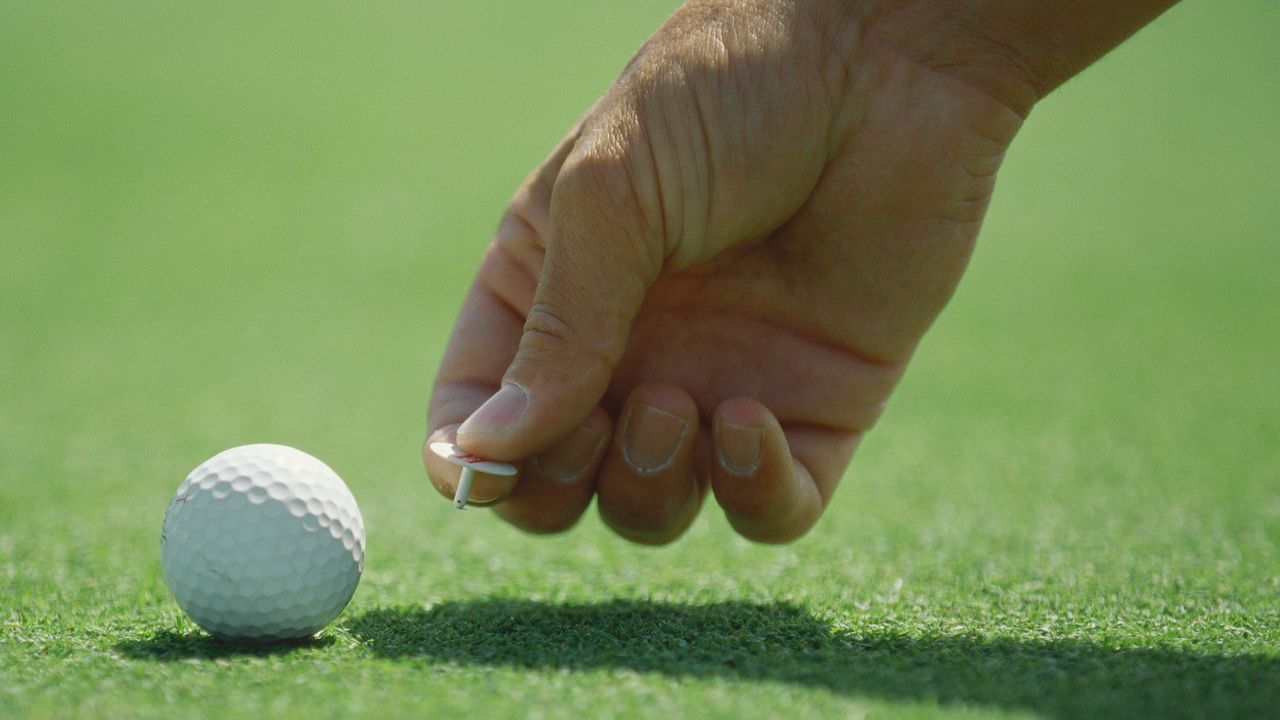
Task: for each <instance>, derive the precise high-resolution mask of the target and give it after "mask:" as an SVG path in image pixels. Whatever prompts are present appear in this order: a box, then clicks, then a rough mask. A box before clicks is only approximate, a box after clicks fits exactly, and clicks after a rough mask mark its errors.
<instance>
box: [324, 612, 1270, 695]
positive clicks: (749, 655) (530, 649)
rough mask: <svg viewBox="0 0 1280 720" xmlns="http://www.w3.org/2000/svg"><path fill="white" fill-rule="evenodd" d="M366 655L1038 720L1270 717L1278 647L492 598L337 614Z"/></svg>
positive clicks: (799, 614) (807, 615)
mask: <svg viewBox="0 0 1280 720" xmlns="http://www.w3.org/2000/svg"><path fill="white" fill-rule="evenodd" d="M344 624H345V626H346V628H347V630H348V631H349V632H350V633H351V634H352V635H353V636H355V637H356V638H357V639H358V640H359V641H361V642H362V643H363V644H364V646H365V647H367V648H368V649H370V650H371V651H372V652H374V653H375V654H377V655H380V656H383V657H390V658H419V659H422V660H426V661H429V662H433V663H436V662H445V663H457V664H470V665H489V666H505V667H516V668H529V669H535V670H536V669H552V670H596V669H605V668H625V669H628V670H634V671H638V672H652V673H661V674H664V675H668V676H672V677H719V678H725V679H730V680H764V681H772V682H785V683H794V684H797V685H803V686H809V687H818V688H825V689H827V690H830V691H833V692H838V693H843V694H848V695H854V696H864V697H878V698H886V699H906V700H936V701H938V702H941V703H944V704H946V703H964V704H976V705H985V706H994V707H1001V708H1010V709H1023V710H1030V711H1032V712H1035V713H1039V714H1041V715H1045V716H1049V717H1063V718H1066V717H1082V716H1083V717H1108V718H1118V717H1135V718H1138V717H1140V718H1153V717H1161V718H1176V717H1214V718H1225V717H1250V718H1260V717H1280V657H1275V656H1266V655H1242V654H1225V653H1224V654H1215V653H1205V652H1191V651H1186V650H1180V649H1177V648H1173V647H1141V648H1122V647H1109V646H1105V645H1101V644H1098V643H1096V642H1088V641H1078V640H1044V641H1039V640H1014V639H1007V638H995V639H983V638H978V637H972V636H961V635H926V636H915V635H908V634H905V633H902V632H900V631H896V630H892V629H886V630H883V631H878V630H877V631H862V632H849V631H844V630H839V629H836V628H833V627H831V626H830V625H828V624H827V623H825V622H823V621H821V620H820V619H818V618H815V617H813V616H812V615H810V614H808V613H806V612H805V611H803V610H801V609H800V608H798V607H796V606H793V605H790V604H786V603H768V604H755V603H748V602H721V603H713V604H710V605H683V604H673V603H649V602H640V601H633V600H615V601H612V602H606V603H600V604H555V603H544V602H536V601H530V600H512V599H491V600H481V601H476V602H463V603H444V604H442V605H438V606H434V607H432V608H430V609H425V610H424V609H420V608H390V609H381V610H373V611H369V612H365V613H362V614H359V615H356V616H354V617H349V618H348V619H346V620H345V622H344Z"/></svg>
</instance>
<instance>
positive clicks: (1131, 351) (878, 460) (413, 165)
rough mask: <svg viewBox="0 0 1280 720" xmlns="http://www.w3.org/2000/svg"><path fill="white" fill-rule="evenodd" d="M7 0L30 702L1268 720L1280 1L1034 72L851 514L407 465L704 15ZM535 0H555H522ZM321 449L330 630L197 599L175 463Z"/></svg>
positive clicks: (10, 420) (1278, 680)
mask: <svg viewBox="0 0 1280 720" xmlns="http://www.w3.org/2000/svg"><path fill="white" fill-rule="evenodd" d="M356 7H357V6H356V5H351V4H347V3H329V2H324V3H316V4H311V5H308V6H306V7H305V8H303V7H301V6H299V7H297V8H292V9H286V8H284V7H275V6H272V7H264V6H263V4H261V3H218V4H215V5H211V6H208V7H204V6H198V5H194V4H187V3H183V4H179V3H129V2H117V3H63V4H55V3H44V2H23V1H19V2H8V3H4V4H0V27H3V28H5V32H4V38H5V39H4V41H3V42H0V717H4V718H21V717H67V716H73V715H80V716H84V717H124V716H129V717H154V716H162V715H163V716H170V715H172V714H173V713H174V712H180V713H181V714H182V715H184V716H186V715H203V716H208V717H232V718H243V717H267V716H269V717H279V718H289V717H299V716H307V717H335V716H343V717H361V716H386V717H397V716H399V717H424V716H426V717H508V716H510V717H561V716H566V715H569V716H571V715H578V716H584V717H638V718H669V717H687V716H700V717H732V718H777V717H863V716H871V717H906V718H917V717H918V718H961V717H982V718H989V717H990V718H994V717H1000V718H1006V717H1047V718H1067V717H1133V718H1145V717H1214V718H1222V717H1249V718H1256V717H1280V382H1278V381H1277V378H1280V372H1278V369H1280V281H1277V277H1278V276H1280V241H1278V240H1280V236H1278V235H1277V231H1276V228H1278V227H1280V203H1277V201H1276V199H1277V195H1276V192H1277V188H1278V187H1280V143H1278V142H1276V139H1275V128H1276V125H1275V118H1276V117H1277V116H1280V80H1278V78H1280V50H1278V49H1277V46H1276V44H1275V41H1274V28H1275V27H1276V26H1277V25H1278V24H1280V12H1278V11H1277V9H1276V6H1275V4H1274V3H1271V2H1268V1H1266V0H1222V1H1220V2H1210V1H1209V0H1187V2H1186V3H1185V4H1184V5H1182V6H1180V7H1178V8H1175V10H1174V11H1173V12H1172V13H1170V14H1169V15H1168V16H1167V17H1165V18H1163V19H1162V20H1161V21H1159V22H1158V23H1156V24H1155V25H1154V26H1152V27H1151V28H1149V29H1148V30H1147V31H1145V32H1144V33H1143V34H1141V35H1140V36H1138V37H1137V38H1135V39H1134V40H1133V41H1132V42H1130V43H1129V44H1127V45H1126V46H1124V47H1122V48H1121V49H1120V50H1119V51H1117V52H1116V53H1114V54H1113V55H1112V56H1110V57H1108V58H1107V59H1105V60H1104V61H1103V62H1101V63H1100V64H1099V65H1097V66H1095V67H1094V68H1092V69H1090V70H1089V71H1088V72H1087V73H1086V74H1084V75H1083V76H1081V77H1080V78H1078V79H1076V80H1075V81H1073V82H1071V83H1070V84H1068V85H1067V86H1066V87H1064V88H1063V89H1062V90H1060V91H1059V92H1058V93H1057V94H1055V95H1054V96H1053V97H1051V98H1050V99H1048V100H1047V101H1046V102H1044V103H1043V104H1042V105H1041V106H1040V107H1039V108H1038V109H1037V110H1036V112H1035V113H1034V114H1033V116H1032V118H1031V120H1030V122H1029V124H1028V126H1027V127H1026V129H1025V130H1024V132H1023V134H1022V136H1021V137H1020V138H1019V140H1018V142H1017V144H1016V145H1015V146H1014V149H1013V151H1012V152H1011V154H1010V157H1009V161H1008V163H1007V164H1006V166H1005V170H1004V172H1003V173H1002V176H1001V185H1000V188H999V190H998V192H997V197H996V201H995V204H994V206H993V208H992V211H991V215H990V217H989V221H988V223H987V228H986V230H985V231H984V234H983V237H982V241H981V242H980V245H979V250H978V253H977V256H976V257H975V259H974V263H973V266H972V269H971V271H970V273H969V275H968V276H967V277H966V279H965V282H964V283H963V285H962V286H961V289H960V292H959V294H958V295H957V297H956V299H955V301H954V302H953V304H952V305H951V307H950V308H949V309H948V310H947V312H946V313H944V315H943V317H942V319H941V320H940V322H939V323H938V325H937V327H936V328H935V330H934V331H933V332H932V333H931V334H930V336H929V337H928V338H927V340H926V342H925V344H924V346H923V347H922V349H921V351H920V353H919V356H918V360H917V362H916V363H915V365H914V366H913V368H912V370H911V372H910V373H908V375H907V378H906V380H905V381H904V384H903V386H902V387H901V390H900V392H899V393H898V395H897V396H896V397H895V399H894V401H893V403H892V404H891V406H890V408H889V411H888V413H887V415H886V417H885V418H884V420H883V421H882V423H881V425H880V426H879V427H878V428H877V430H876V431H875V432H874V433H873V434H872V435H871V437H869V438H868V440H867V442H866V443H865V444H864V447H863V450H862V451H861V453H860V456H859V458H858V459H857V462H856V464H855V466H854V468H853V469H852V470H851V472H850V475H849V477H848V478H847V479H846V481H845V484H844V486H843V487H842V489H841V492H840V494H839V495H838V496H837V498H836V500H835V503H834V505H833V507H832V508H831V509H830V511H829V512H828V514H827V516H826V518H825V519H824V520H823V521H822V523H821V524H820V525H819V526H818V528H817V529H816V530H815V531H814V532H813V533H812V534H810V535H809V536H808V537H806V538H805V539H803V540H802V541H800V542H798V543H796V544H794V545H791V546H787V547H782V548H770V547H760V546H754V545H751V544H749V543H746V542H744V541H742V540H740V539H738V538H736V537H735V536H734V535H733V534H732V532H731V531H730V530H729V528H728V527H727V524H726V523H725V522H724V520H723V519H722V518H721V517H720V516H719V514H718V513H716V512H715V511H714V510H713V511H710V512H707V513H704V515H703V517H702V518H701V519H700V520H699V521H698V523H697V524H696V525H695V526H694V528H693V529H692V530H691V532H690V533H689V535H688V536H687V537H686V538H684V539H683V540H682V541H681V542H679V543H678V544H676V545H674V546H671V547H667V548H662V549H656V550H655V549H650V548H639V547H634V546H630V545H627V544H626V543H624V542H622V541H620V540H618V539H616V538H614V537H612V536H611V535H610V534H609V533H608V532H607V531H605V530H604V529H603V527H602V526H601V524H600V523H599V522H598V520H596V519H595V517H594V516H588V517H587V519H585V520H584V521H583V522H582V523H581V524H580V526H579V527H577V528H576V529H574V530H573V531H572V532H570V533H568V534H566V535H563V536H558V537H554V538H548V539H541V538H532V537H528V536H525V535H522V534H520V533H518V532H516V531H514V530H512V529H510V528H507V527H505V526H503V525H502V524H500V523H499V522H498V521H496V520H495V519H494V518H491V517H489V516H488V515H486V514H485V513H484V512H483V511H479V512H467V513H458V512H455V511H453V510H452V508H451V507H450V505H449V504H448V503H447V502H446V501H444V500H442V499H441V498H439V497H437V496H436V495H435V494H434V492H433V491H431V490H430V488H429V486H428V485H427V483H426V481H425V478H424V477H423V474H422V471H421V469H420V465H419V461H418V457H417V456H418V443H419V441H420V437H421V432H422V427H423V419H422V418H423V411H424V408H425V403H426V397H427V392H428V387H429V382H430V377H431V374H432V370H433V368H434V366H435V363H436V362H437V361H438V358H439V355H440V352H441V350H442V344H443V341H444V337H445V334H446V333H447V331H448V328H449V325H450V322H451V320H452V317H453V315H454V313H455V312H456V309H457V306H458V303H459V301H460V299H461V295H462V292H463V289H464V287H465V285H466V283H467V282H468V276H469V274H470V271H471V269H472V268H474V266H475V264H476V262H477V261H478V258H479V254H480V252H481V249H482V247H483V245H484V243H485V241H486V239H487V236H488V234H489V232H490V231H491V229H492V227H493V226H494V224H495V223H496V219H497V216H498V213H499V212H500V210H501V207H502V205H503V203H504V202H505V199H506V197H507V195H508V194H509V193H510V192H511V190H512V189H513V188H514V187H515V185H516V184H517V183H518V182H519V180H520V179H521V178H522V177H523V176H524V174H525V173H526V172H528V170H529V169H530V168H531V167H532V166H533V165H534V164H535V163H536V162H538V160H539V159H540V158H541V157H542V155H543V154H544V153H545V152H546V151H547V150H548V149H549V148H550V147H551V145H552V144H553V143H554V141H555V140H556V139H557V137H558V136H559V134H560V133H561V132H562V131H563V130H564V129H565V128H567V127H568V126H569V125H570V124H571V123H572V122H573V120H574V119H575V118H576V117H577V115H578V113H580V112H581V111H582V110H583V109H584V108H585V107H586V106H587V105H588V104H589V103H590V102H591V100H592V99H593V98H594V97H595V95H596V94H598V93H599V92H600V91H601V90H602V89H603V88H604V87H605V86H606V85H607V83H608V82H609V80H610V79H611V78H612V76H613V75H614V74H615V73H616V72H617V70H618V69H619V68H620V67H621V66H622V64H623V63H624V62H625V61H626V59H627V57H628V56H629V55H630V53H631V52H632V51H633V49H634V48H635V47H636V46H638V44H639V43H640V42H641V41H642V39H643V38H644V37H645V35H647V33H648V32H649V31H650V30H651V29H652V28H653V27H654V26H656V24H657V23H658V22H660V20H661V18H662V17H664V15H665V14H666V13H667V12H669V11H670V10H671V9H672V7H673V3H672V2H669V1H664V2H643V3H603V2H598V3H563V4H549V3H531V4H528V7H524V6H523V5H519V4H510V3H506V4H499V3H425V4H419V5H414V4H404V5H395V6H385V7H380V8H377V9H369V8H363V7H362V8H360V9H359V10H357V9H355V8H356ZM520 8H523V9H520ZM253 441H268V442H283V443H288V444H292V445H296V446H299V447H302V448H305V449H307V450H309V451H311V452H313V453H315V454H317V455H319V456H321V457H322V458H324V459H325V460H326V461H327V462H329V463H330V464H332V465H333V466H334V467H335V468H336V469H337V470H338V471H339V472H340V473H341V474H342V475H343V476H344V477H345V478H346V480H347V482H348V484H349V485H350V486H351V487H352V489H353V491H354V492H355V494H356V495H357V497H358V498H359V499H360V501H361V505H362V508H363V510H364V515H365V519H366V523H367V526H368V542H369V562H368V567H367V570H366V573H365V577H364V580H363V582H362V584H361V586H360V589H359V590H358V591H357V593H356V596H355V599H354V600H353V602H352V604H351V606H350V607H349V608H348V610H347V612H346V613H345V614H344V615H343V616H342V618H341V619H340V620H339V621H338V622H337V623H336V624H335V625H334V626H333V627H331V628H330V629H329V630H328V631H326V632H325V633H324V634H323V635H322V636H321V638H320V639H319V640H318V641H316V642H313V643H310V644H304V645H300V646H286V647H276V648H265V649H264V648H259V649H248V650H241V649H236V648H234V647H231V646H226V645H222V644H218V643H215V642H212V641H209V640H207V639H205V638H204V636H202V635H201V634H200V633H199V632H198V631H197V630H196V629H195V628H194V627H193V626H192V625H191V624H190V623H189V622H188V621H187V620H185V619H184V618H183V617H182V616H181V615H180V613H179V611H178V609H177V607H176V605H174V603H173V602H172V600H171V599H170V598H169V596H168V593H167V590H166V589H165V587H164V581H163V577H162V576H161V573H160V567H159V552H158V550H159V547H158V541H159V529H160V521H161V517H162V515H163V512H164V509H165V507H166V505H167V503H168V499H169V495H170V493H171V492H172V491H173V489H174V488H175V487H176V486H177V484H178V482H179V481H180V480H181V479H182V477H183V476H184V475H185V474H186V472H187V471H188V470H190V469H191V467H194V465H195V464H197V463H198V462H199V461H201V460H203V459H204V458H205V457H207V456H209V455H211V454H213V453H214V452H216V451H217V450H220V449H222V448H225V447H229V446H232V445H237V444H241V443H245V442H253Z"/></svg>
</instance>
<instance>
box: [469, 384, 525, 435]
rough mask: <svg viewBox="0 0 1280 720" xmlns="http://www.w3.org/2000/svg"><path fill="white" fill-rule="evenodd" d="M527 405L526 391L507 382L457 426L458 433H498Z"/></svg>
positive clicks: (521, 413) (512, 421)
mask: <svg viewBox="0 0 1280 720" xmlns="http://www.w3.org/2000/svg"><path fill="white" fill-rule="evenodd" d="M528 406H529V393H528V391H526V390H525V389H524V388H522V387H520V386H519V385H516V384H515V383H507V384H506V385H503V386H502V389H501V390H499V391H498V392H497V394H495V395H494V396H493V397H491V398H489V399H488V400H486V401H485V403H484V404H483V405H481V406H480V407H479V409H477V410H476V411H475V412H473V413H471V417H469V418H467V420H466V422H464V423H462V425H460V426H459V427H458V435H466V434H469V433H477V434H481V435H495V434H497V433H500V432H502V431H503V430H506V429H507V427H509V426H510V425H511V424H512V423H514V422H515V421H517V420H519V419H520V416H521V415H523V414H524V411H525V408H526V407H528Z"/></svg>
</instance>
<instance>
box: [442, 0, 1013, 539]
mask: <svg viewBox="0 0 1280 720" xmlns="http://www.w3.org/2000/svg"><path fill="white" fill-rule="evenodd" d="M878 5H879V3H872V2H865V3H857V2H834V0H833V1H832V2H812V3H799V2H789V1H784V0H761V1H759V2H724V1H721V0H707V1H695V2H691V3H689V4H688V5H686V6H685V7H684V8H682V9H681V10H680V11H679V12H677V13H676V14H675V15H674V16H673V17H672V18H671V19H670V20H669V21H668V22H667V23H666V24H665V25H664V26H663V27H662V28H660V29H659V30H658V32H657V33H656V34H655V35H654V36H653V37H652V38H651V39H650V40H649V41H648V42H647V43H646V44H645V45H644V47H643V48H641V50H640V51H639V53H638V54H637V55H636V57H635V58H634V59H633V60H632V61H631V63H630V64H629V65H628V66H627V68H626V69H625V70H624V72H623V74H622V76H621V77H620V78H619V80H618V81H617V82H616V83H615V84H614V86H613V87H612V88H610V90H609V91H608V92H607V93H606V94H605V95H604V96H603V97H602V98H601V99H600V101H599V102H597V104H596V105H595V106H594V107H593V108H591V110H590V111H589V112H588V113H587V115H586V116H585V117H584V118H583V119H582V121H581V122H580V123H579V124H578V126H577V127H576V128H574V130H573V131H572V132H571V133H570V134H569V135H568V137H566V138H565V139H564V140H563V141H562V142H561V143H560V145H559V147H558V148H556V150H555V151H554V152H553V153H552V154H551V155H550V157H549V158H548V159H547V160H546V161H545V162H544V163H543V165H542V166H541V167H540V168H539V169H537V170H536V171H535V172H534V173H533V174H532V175H531V176H530V177H529V178H528V180H527V181H526V182H525V183H524V185H523V186H522V187H521V188H520V189H519V190H518V191H517V192H516V194H515V197H514V199H513V200H512V202H511V204H510V206H509V208H508V209H507V213H506V215H505V216H504V218H503V221H502V223H501V225H500V227H499V229H498V231H497V233H496V235H495V237H494V239H493V242H492V244H491V245H490V247H489V250H488V252H487V253H486V256H485V258H484V261H483V263H482V265H481V267H480V269H479V272H478V274H477V276H476V279H475V282H474V285H473V286H472V288H471V290H470V293H469V295H468V297H467V299H466V301H465V303H464V306H463V309H462V312H461V314H460V316H459V318H458V321H457V324H456V326H455V328H454V331H453V334H452V336H451V338H450V341H449V346H448V349H447V351H446V354H445V357H444V360H443V362H442V364H441V367H440V370H439V373H438V375H437V377H436V381H435V386H434V390H433V393H432V397H431V407H430V412H429V418H428V426H429V427H428V443H430V442H434V441H441V440H443V441H455V440H456V442H457V443H458V444H459V445H460V446H461V447H462V448H463V449H465V450H466V451H468V452H472V453H475V454H477V455H480V456H483V457H486V458H491V459H494V460H502V461H509V462H515V463H518V464H519V465H520V473H519V475H518V476H516V477H515V478H510V479H508V478H497V477H492V476H479V477H478V478H477V479H476V482H475V485H474V486H473V489H472V497H473V504H493V506H494V510H495V512H497V513H498V514H499V515H500V516H501V517H503V518H505V519H506V520H508V521H510V522H512V523H513V524H515V525H517V526H519V527H521V528H524V529H526V530H529V531H533V532H554V531H559V530H563V529H566V528H568V527H570V526H571V525H572V524H573V523H574V522H575V521H576V520H577V519H578V517H579V516H580V515H581V514H582V513H583V512H584V510H585V509H586V508H587V506H588V505H589V503H590V501H591V498H592V497H593V496H595V497H597V498H598V506H599V510H600V513H601V516H602V517H603V519H604V521H605V522H606V523H607V524H608V525H609V526H610V527H611V528H613V529H614V530H615V531H616V532H618V533H619V534H620V535H622V536H624V537H626V538H628V539H631V540H634V541H637V542H642V543H663V542H668V541H670V540H672V539H674V538H676V537H678V536H679V535H680V533H681V532H683V531H684V530H685V529H686V528H687V527H688V525H689V524H690V523H691V522H692V521H693V519H694V518H695V517H696V515H697V513H698V511H699V509H700V507H701V504H702V502H703V499H704V497H705V495H706V492H707V489H708V487H709V488H710V490H711V491H712V492H713V493H714V496H715V499H716V501H717V502H718V503H719V505H720V506H721V507H722V508H723V509H724V511H725V513H726V516H727V517H728V519H729V522H730V523H731V524H732V525H733V527H734V528H735V529H736V530H737V531H738V532H739V533H741V534H742V535H744V536H745V537H747V538H750V539H753V540H757V541H763V542H785V541H789V540H792V539H794V538H796V537H798V536H800V535H802V534H804V533H805V532H806V531H807V530H808V529H810V528H811V527H812V526H813V524H814V523H815V522H816V521H817V519H818V517H819V516H820V514H821V513H822V511H823V509H824V507H825V506H826V504H827V503H828V502H829V500H830V498H831V496H832V494H833V493H834V491H835V489H836V485H837V484H838V483H839V481H840V479H841V476H842V475H843V473H844V471H845V468H846V467H847V465H848V463H849V461H850V458H851V457H852V455H853V453H854V450H855V449H856V447H857V445H858V442H859V440H860V439H861V437H862V436H863V434H864V433H865V432H866V431H867V430H868V429H869V428H870V427H871V425H872V424H873V423H874V422H875V420H876V418H877V417H878V416H879V414H880V412H881V409H882V408H883V406H884V403H885V401H886V400H887V398H888V397H889V394H890V392H891V391H892V389H893V387H894V385H895V384H896V382H897V381H898V379H899V378H900V377H901V375H902V373H903V371H904V369H905V367H906V364H907V361H908V360H909V358H910V356H911V354H912V351H913V350H914V348H915V347H916V345H917V343H918V342H919V340H920V338H921V336H922V335H923V333H924V332H925V330H926V329H927V328H928V326H929V325H930V323H931V322H932V321H933V319H934V318H935V317H936V315H937V314H938V312H939V311H940V310H941V308H942V307H943V305H944V304H945V303H946V301H947V299H948V298H949V297H950V295H951V293H952V291H953V289H954V287H955V285H956V283H957V282H958V280H959V278H960V275H961V273H962V272H963V269H964V267H965V264H966V262H967V260H968V257H969V255H970V252H971V249H972V247H973V242H974V239H975V237H976V235H977V232H978V228H979V225H980V223H981V220H982V217H983V215H984V213H985V210H986V207H987V201H988V198H989V197H990V195H991V192H992V189H993V186H994V182H995V174H996V171H997V169H998V168H999V166H1000V162H1001V159H1002V158H1003V155H1004V152H1005V149H1006V148H1007V146H1008V144H1009V142H1010V141H1011V140H1012V139H1013V136H1014V134H1015V133H1016V132H1017V130H1018V128H1019V127H1020V124H1021V121H1022V116H1023V115H1024V114H1025V112H1026V111H1027V110H1029V108H1030V104H1029V102H1028V101H1027V98H1028V97H1033V96H1034V92H1035V88H1034V87H1031V86H1030V85H1028V84H1027V83H1025V82H1023V78H1022V77H1020V76H1019V74H1018V73H1017V72H1016V67H1015V65H1016V64H1015V65H1010V64H1008V63H1005V62H1004V61H1003V60H1000V59H999V58H997V57H996V56H995V55H993V54H991V53H986V52H984V50H985V49H987V46H986V45H983V44H982V42H979V41H978V40H977V39H974V38H968V39H967V40H972V42H968V44H966V42H967V40H966V38H964V37H958V36H959V35H960V34H961V33H963V32H965V30H963V28H950V27H944V28H943V29H942V30H939V29H938V27H936V26H932V27H930V26H927V25H928V23H925V25H926V26H925V27H918V28H917V27H914V26H913V25H912V23H913V22H915V21H914V20H913V19H912V17H904V14H903V13H898V12H887V11H883V10H881V9H879V7H878ZM948 33H950V34H948ZM966 47H971V48H972V50H971V55H972V57H967V56H965V50H964V48H966ZM956 48H960V50H956ZM957 52H958V53H959V55H957ZM957 58H960V59H962V60H963V62H957V61H956V59H957ZM993 58H996V59H993ZM984 63H985V65H984ZM495 392H497V394H496V395H495V394H494V393H495ZM477 409H478V410H477ZM468 418H470V419H468ZM464 421H466V422H464ZM424 461H425V464H426V466H427V470H428V472H429V474H430V476H431V479H432V481H433V483H434V484H435V486H436V487H437V488H438V489H439V490H440V491H441V492H442V493H444V494H445V495H446V496H450V497H451V496H452V494H453V491H454V487H455V485H456V482H457V476H458V473H457V468H456V467H455V466H453V465H451V464H449V463H447V462H446V461H444V460H442V459H440V458H437V457H436V456H435V455H434V454H433V453H430V452H424Z"/></svg>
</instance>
